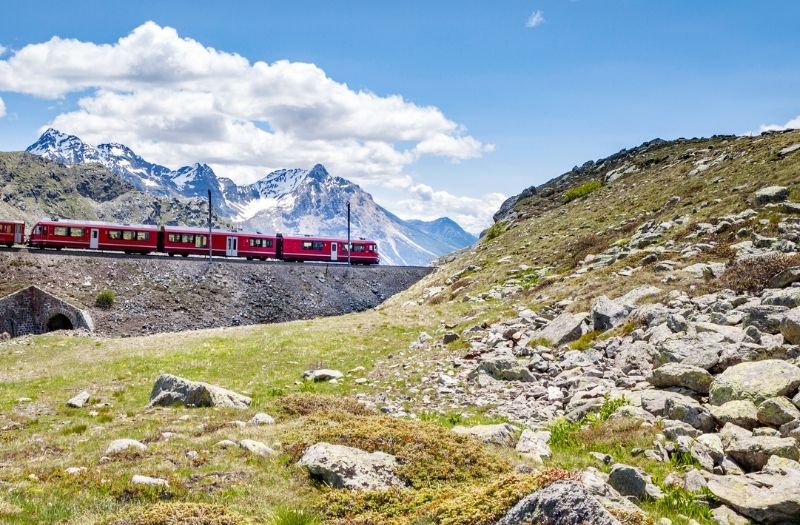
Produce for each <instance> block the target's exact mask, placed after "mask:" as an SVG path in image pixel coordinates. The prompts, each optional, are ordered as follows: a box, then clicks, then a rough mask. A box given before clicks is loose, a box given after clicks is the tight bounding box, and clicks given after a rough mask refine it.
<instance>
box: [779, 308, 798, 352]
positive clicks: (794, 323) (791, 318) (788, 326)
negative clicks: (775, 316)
mask: <svg viewBox="0 0 800 525" xmlns="http://www.w3.org/2000/svg"><path fill="white" fill-rule="evenodd" d="M780 329H781V334H783V337H784V339H786V340H787V341H789V342H790V343H792V344H793V345H800V308H794V309H792V310H789V311H788V312H786V314H785V315H784V316H783V318H782V319H781V324H780Z"/></svg>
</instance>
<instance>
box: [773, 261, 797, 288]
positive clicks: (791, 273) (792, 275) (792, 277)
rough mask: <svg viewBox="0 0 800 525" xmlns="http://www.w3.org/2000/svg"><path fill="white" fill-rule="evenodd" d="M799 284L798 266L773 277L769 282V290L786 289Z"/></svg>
mask: <svg viewBox="0 0 800 525" xmlns="http://www.w3.org/2000/svg"><path fill="white" fill-rule="evenodd" d="M797 282H800V266H792V267H791V268H787V269H785V270H784V271H782V272H780V273H778V274H776V275H774V276H773V277H772V279H770V280H769V287H770V288H786V287H787V286H791V285H792V284H793V283H797Z"/></svg>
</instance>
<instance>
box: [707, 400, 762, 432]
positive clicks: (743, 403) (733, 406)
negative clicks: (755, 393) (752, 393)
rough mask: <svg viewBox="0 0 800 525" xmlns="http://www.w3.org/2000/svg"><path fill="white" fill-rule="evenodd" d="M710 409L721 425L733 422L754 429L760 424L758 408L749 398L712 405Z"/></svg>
mask: <svg viewBox="0 0 800 525" xmlns="http://www.w3.org/2000/svg"><path fill="white" fill-rule="evenodd" d="M709 411H710V412H711V415H712V416H713V417H714V419H716V420H717V423H719V424H720V426H723V425H725V424H726V423H733V424H734V425H736V426H739V427H742V428H747V429H753V428H755V427H756V426H758V423H759V421H758V408H757V407H756V405H755V403H753V402H752V401H750V400H749V399H737V400H735V401H728V402H727V403H723V404H721V405H711V406H710V407H709Z"/></svg>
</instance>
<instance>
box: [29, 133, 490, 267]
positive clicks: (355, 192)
mask: <svg viewBox="0 0 800 525" xmlns="http://www.w3.org/2000/svg"><path fill="white" fill-rule="evenodd" d="M26 151H27V152H28V153H32V154H34V155H38V156H40V157H43V158H45V159H48V160H51V161H54V162H57V163H59V164H64V165H68V166H70V165H85V164H100V165H101V166H103V167H105V168H106V169H107V170H108V171H110V172H111V173H112V174H114V175H117V176H119V177H120V178H122V179H124V181H125V182H126V183H127V184H129V185H131V186H132V189H133V191H132V192H131V193H132V194H137V195H140V196H141V198H142V200H143V201H144V200H146V201H148V202H149V201H151V200H153V199H154V198H156V199H161V200H165V199H166V200H167V201H168V202H171V203H173V205H174V203H175V202H176V199H177V202H185V203H186V205H187V206H190V207H191V208H192V209H193V210H195V209H196V208H197V206H198V198H201V199H205V198H206V195H207V193H208V191H209V190H210V191H211V198H212V202H213V205H214V208H215V211H216V212H217V214H218V215H219V217H218V221H219V222H221V223H229V224H233V225H235V226H236V227H239V228H241V229H243V230H255V231H261V232H281V233H285V234H288V233H293V234H308V235H324V236H331V237H344V236H346V234H347V212H346V208H347V203H348V202H350V203H351V209H352V217H351V220H352V226H351V227H352V235H353V237H354V238H356V237H364V238H370V239H374V240H376V241H377V242H378V245H379V249H380V251H381V262H382V263H383V264H395V265H426V264H428V263H430V262H431V261H432V260H433V259H435V258H437V257H439V256H441V255H445V254H447V253H451V252H453V251H456V250H459V249H461V248H464V247H466V246H469V245H471V244H473V243H474V242H475V240H476V238H475V236H474V235H472V234H470V233H468V232H466V231H464V230H463V229H462V228H461V227H460V226H459V225H458V224H456V223H455V222H454V221H452V220H451V219H449V218H447V217H442V218H439V219H436V220H433V221H420V220H403V219H401V218H399V217H397V216H396V215H394V214H393V213H391V212H389V211H388V210H386V209H385V208H383V207H382V206H380V205H378V204H377V203H376V202H375V201H374V200H373V198H372V195H370V194H369V193H367V192H366V191H364V190H363V189H362V188H361V187H360V186H359V185H357V184H354V183H352V182H350V181H348V180H346V179H343V178H341V177H337V176H334V175H331V174H330V173H328V171H327V170H326V169H325V167H324V166H322V165H321V164H317V165H315V166H313V167H312V168H311V169H310V170H306V169H299V168H293V169H281V170H277V171H273V172H271V173H269V174H267V175H266V176H265V177H264V178H262V179H261V180H259V181H257V182H255V183H253V184H249V185H243V186H239V185H237V184H236V183H235V182H234V181H233V180H231V179H229V178H225V177H218V176H217V175H216V174H215V173H214V170H213V169H211V167H210V166H208V165H207V164H200V163H196V164H194V165H191V166H183V167H181V168H178V169H176V170H172V169H170V168H167V167H165V166H161V165H158V164H154V163H151V162H148V161H146V160H145V159H143V158H142V157H140V156H139V155H137V154H136V153H135V152H133V151H132V150H131V149H130V148H129V147H127V146H125V145H123V144H116V143H109V144H100V145H98V146H93V145H90V144H87V143H85V142H83V141H82V140H81V139H80V138H78V137H76V136H74V135H68V134H65V133H61V132H59V131H57V130H55V129H48V130H47V131H46V132H45V133H44V134H42V136H41V137H40V138H39V140H37V141H36V142H35V143H34V144H32V145H31V146H30V147H28V148H27V150H26ZM191 216H192V217H194V218H197V213H193V214H192V215H191ZM114 217H115V218H116V219H117V220H120V219H122V220H127V219H130V222H134V219H135V217H134V216H132V217H130V218H128V217H124V216H122V217H120V214H119V213H115V214H114Z"/></svg>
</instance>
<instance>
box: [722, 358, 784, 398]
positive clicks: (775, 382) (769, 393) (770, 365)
mask: <svg viewBox="0 0 800 525" xmlns="http://www.w3.org/2000/svg"><path fill="white" fill-rule="evenodd" d="M798 386H800V368H798V367H796V366H794V365H792V364H789V363H787V362H786V361H781V360H778V359H766V360H764V361H753V362H746V363H739V364H738V365H734V366H732V367H730V368H728V369H727V370H725V371H724V372H723V373H721V374H720V375H718V376H717V378H716V379H715V381H714V383H713V384H712V385H711V389H710V390H709V394H710V397H709V400H710V402H711V404H713V405H721V404H723V403H727V402H728V401H733V400H736V399H750V400H751V401H753V402H754V403H756V404H759V403H761V402H762V401H764V400H765V399H767V398H770V397H776V396H788V397H791V396H792V395H794V393H795V392H797V388H798Z"/></svg>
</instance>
